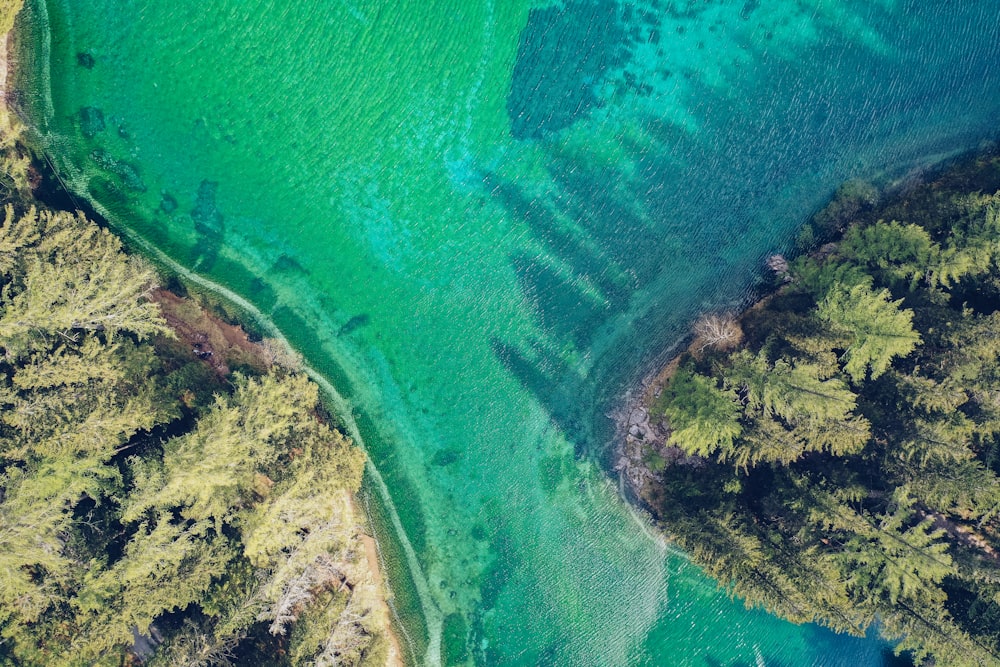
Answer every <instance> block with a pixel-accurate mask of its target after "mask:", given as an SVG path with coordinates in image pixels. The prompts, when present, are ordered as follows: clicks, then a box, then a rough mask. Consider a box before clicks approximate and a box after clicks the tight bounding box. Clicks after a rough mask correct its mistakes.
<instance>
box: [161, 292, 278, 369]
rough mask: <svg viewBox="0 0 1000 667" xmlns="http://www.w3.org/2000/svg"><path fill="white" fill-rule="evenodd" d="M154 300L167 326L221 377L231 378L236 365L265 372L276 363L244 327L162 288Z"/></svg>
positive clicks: (193, 353) (192, 353)
mask: <svg viewBox="0 0 1000 667" xmlns="http://www.w3.org/2000/svg"><path fill="white" fill-rule="evenodd" d="M151 299H152V301H154V302H155V303H157V304H159V306H160V310H161V311H162V312H163V317H164V319H166V320H167V324H168V325H169V326H170V328H171V329H173V330H174V332H175V333H176V334H177V337H178V339H179V340H180V342H181V343H182V344H183V345H185V346H186V347H188V348H190V350H191V355H192V356H195V357H198V358H199V359H201V360H202V361H203V362H205V363H206V364H208V365H209V366H211V367H212V368H213V369H214V370H215V372H216V373H218V374H219V376H220V377H224V376H226V375H228V374H229V372H230V371H231V370H233V367H234V366H249V367H252V368H255V369H258V370H265V369H267V368H268V367H269V366H270V365H271V364H272V363H273V358H271V357H270V356H269V355H268V353H267V351H266V350H265V349H264V348H263V347H261V346H260V345H258V344H255V343H253V342H251V341H250V339H249V338H247V334H246V332H245V331H244V330H243V329H242V328H240V327H238V326H235V325H232V324H229V323H228V322H224V321H223V320H222V319H220V318H219V317H217V316H215V315H212V314H211V313H209V312H208V311H206V310H205V309H204V308H202V307H201V306H200V305H199V304H198V303H196V302H195V301H192V300H191V299H186V298H184V297H180V296H178V295H176V294H174V293H173V292H170V291H168V290H165V289H162V288H161V289H157V290H155V291H154V292H153V293H152V295H151Z"/></svg>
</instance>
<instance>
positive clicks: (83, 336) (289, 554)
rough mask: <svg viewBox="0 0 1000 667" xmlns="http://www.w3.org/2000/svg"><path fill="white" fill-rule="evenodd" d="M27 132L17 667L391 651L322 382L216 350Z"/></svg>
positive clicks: (8, 262)
mask: <svg viewBox="0 0 1000 667" xmlns="http://www.w3.org/2000/svg"><path fill="white" fill-rule="evenodd" d="M13 145H14V144H13V141H12V140H9V141H8V142H7V146H8V153H7V157H6V158H5V162H4V164H5V165H7V166H12V165H13V166H19V169H21V171H19V172H16V173H13V174H12V173H11V171H10V170H8V172H7V175H6V176H7V181H6V182H7V183H8V184H9V187H8V190H7V194H8V195H9V199H10V203H8V204H7V205H6V208H5V210H4V213H3V222H2V225H0V664H5V665H15V664H16V665H46V666H58V665H66V666H71V665H122V664H127V663H133V664H134V663H135V662H136V661H137V660H138V661H141V662H143V663H144V664H148V665H219V664H228V663H229V662H230V661H232V662H236V663H238V664H272V665H307V664H317V665H330V664H338V665H340V664H344V665H356V664H385V659H386V652H387V650H388V642H387V638H386V636H385V627H384V624H385V622H386V619H385V618H384V613H383V611H382V606H381V601H380V598H379V591H378V590H377V588H376V585H375V583H374V580H373V578H372V575H371V572H369V570H368V564H367V561H366V560H365V558H364V552H363V548H362V545H361V541H360V533H359V527H358V526H357V520H358V519H357V517H355V514H354V510H353V505H352V499H351V494H352V493H353V492H355V491H356V490H357V489H358V487H359V485H360V482H361V475H362V470H363V465H364V458H363V454H362V453H361V451H360V450H359V449H358V448H356V447H354V446H353V445H352V444H351V443H350V441H349V440H347V439H346V438H345V437H344V436H342V435H341V434H340V433H339V432H337V431H336V430H333V429H331V428H330V427H329V426H328V425H327V424H326V422H325V419H324V417H323V412H322V408H321V406H320V404H319V401H318V393H317V387H316V385H314V384H313V383H311V382H310V381H309V380H308V379H307V378H306V377H304V376H303V375H300V374H296V373H294V372H292V371H291V370H287V369H284V368H281V367H274V368H271V369H269V370H268V369H266V368H264V367H263V365H259V368H258V370H256V371H255V370H254V367H253V365H252V364H245V363H244V364H241V368H242V370H243V373H238V372H232V373H228V375H227V374H225V373H222V372H220V371H219V368H224V367H225V365H224V364H221V365H220V364H216V365H215V366H213V365H212V364H211V363H209V361H206V360H205V359H203V358H199V355H198V354H195V353H193V352H192V343H191V341H190V340H188V341H185V340H181V339H179V338H178V334H177V333H175V330H174V329H173V328H171V327H170V326H168V321H167V319H166V318H165V317H164V316H163V314H162V313H161V310H160V307H159V305H158V304H157V303H156V302H155V301H153V300H151V299H152V297H153V296H154V294H155V293H154V290H153V287H154V283H155V280H156V276H155V275H154V272H153V271H152V270H151V269H150V268H149V266H148V265H147V264H145V263H144V262H143V261H142V260H141V259H140V258H137V257H133V256H128V255H126V254H124V253H123V251H122V248H121V244H120V242H119V240H118V239H117V238H116V237H115V236H113V235H112V234H111V233H109V232H108V231H107V230H104V229H101V228H99V227H97V226H96V225H94V224H93V223H91V222H89V221H88V220H86V219H85V218H84V217H83V215H82V214H75V215H74V214H70V213H65V212H54V211H49V210H45V209H43V208H40V207H38V206H36V205H34V204H32V203H31V202H30V198H29V196H28V194H27V187H26V181H25V179H24V177H23V176H24V173H26V172H25V170H24V169H23V168H21V167H23V165H24V159H23V157H21V156H18V155H17V154H16V153H15V152H14V149H13V148H11V147H12V146H13ZM172 298H173V306H174V315H172V317H176V312H180V311H181V310H183V308H181V307H180V306H178V305H177V304H178V303H180V302H181V300H180V299H178V298H177V297H172ZM199 316H200V317H202V318H204V317H205V316H204V314H199ZM196 345H197V344H196ZM195 352H197V349H196V350H195ZM217 352H219V351H218V350H217ZM220 354H221V352H220ZM200 356H202V357H205V356H208V355H207V353H202V354H201V355H200ZM226 370H228V368H227V369H226Z"/></svg>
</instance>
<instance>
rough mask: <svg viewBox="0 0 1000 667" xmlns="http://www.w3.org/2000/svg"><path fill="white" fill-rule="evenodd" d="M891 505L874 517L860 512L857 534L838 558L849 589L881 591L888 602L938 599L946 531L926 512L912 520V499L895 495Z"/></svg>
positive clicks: (947, 566)
mask: <svg viewBox="0 0 1000 667" xmlns="http://www.w3.org/2000/svg"><path fill="white" fill-rule="evenodd" d="M895 500H896V502H895V509H894V510H893V511H891V512H888V513H886V514H883V515H881V516H877V517H867V516H862V515H859V516H858V518H857V521H856V523H855V524H854V528H855V535H854V537H852V538H851V539H850V540H848V542H847V543H846V544H845V545H844V549H843V551H842V552H841V556H840V557H841V558H842V560H843V562H844V574H845V576H846V578H847V581H848V585H849V586H850V587H851V588H861V589H862V590H864V591H866V592H873V593H874V594H876V595H884V596H886V597H887V598H888V600H889V602H890V604H893V605H895V604H897V603H899V602H900V600H906V601H907V603H909V604H916V605H931V604H940V603H942V602H943V601H944V600H945V594H944V591H942V590H941V589H940V588H939V587H938V586H936V584H940V583H941V581H943V580H944V578H945V577H947V576H948V575H949V574H951V572H952V568H951V556H949V555H948V554H947V550H948V543H947V541H945V540H944V539H943V537H944V530H942V529H934V528H932V525H933V520H932V519H931V518H930V517H927V518H924V519H922V520H919V521H916V522H915V521H913V515H914V512H913V509H912V507H913V500H912V499H911V498H908V497H906V496H905V494H897V497H896V499H895Z"/></svg>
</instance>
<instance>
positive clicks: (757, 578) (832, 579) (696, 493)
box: [643, 158, 1000, 667]
mask: <svg viewBox="0 0 1000 667" xmlns="http://www.w3.org/2000/svg"><path fill="white" fill-rule="evenodd" d="M988 164H989V165H990V166H989V168H988V169H987V171H986V173H987V174H992V175H991V176H989V178H992V179H993V181H997V179H996V178H995V173H997V172H996V171H995V170H996V169H997V168H998V167H1000V158H990V159H989V160H988ZM991 170H992V171H991ZM960 176H961V172H960V174H959V176H945V177H942V179H943V180H942V181H941V182H940V183H937V182H935V183H930V184H927V185H926V186H922V188H921V189H919V190H918V191H917V192H916V193H915V194H914V195H913V197H914V200H913V201H909V200H907V201H905V202H902V203H893V202H890V203H887V204H886V207H887V209H888V213H887V214H884V217H885V218H886V219H892V218H893V217H896V216H897V215H898V214H899V213H900V212H901V211H902V212H905V213H906V215H913V216H914V219H915V220H919V221H920V223H921V224H920V225H917V224H905V223H898V222H890V223H884V222H881V221H878V220H879V216H880V215H883V212H881V211H872V212H871V213H870V215H868V216H867V217H866V219H865V220H863V221H862V222H860V223H858V224H857V225H856V226H855V227H853V228H852V229H849V230H848V231H847V232H846V234H845V236H844V238H843V239H842V241H841V242H840V243H839V245H836V246H827V247H824V249H823V251H822V252H821V253H818V254H816V255H815V256H812V257H806V258H800V259H798V260H797V261H796V262H795V264H794V269H793V271H792V273H793V274H794V278H795V279H794V281H793V282H792V283H790V284H788V285H786V286H785V287H783V288H782V289H781V291H780V292H779V293H778V294H777V295H775V296H773V297H771V298H770V299H768V300H767V301H765V302H764V303H763V304H760V305H759V306H757V307H755V308H753V309H751V310H750V311H748V312H747V313H746V314H745V315H744V316H743V319H742V321H741V322H740V326H741V328H742V330H743V331H744V334H745V339H744V340H745V343H744V348H743V349H740V350H738V351H736V352H734V353H732V354H730V355H728V356H727V355H724V354H721V353H719V352H716V351H709V352H708V353H706V354H699V355H698V357H697V358H689V359H687V361H686V362H685V364H686V365H682V367H681V368H682V370H681V371H680V372H679V373H678V378H679V382H678V381H677V380H676V379H675V380H671V384H672V385H673V383H674V382H678V387H680V389H676V388H673V387H671V388H668V389H667V390H665V391H664V393H663V395H664V396H665V397H667V398H668V400H671V401H673V400H677V403H678V406H680V407H687V406H688V405H689V404H693V405H702V404H704V403H706V402H707V401H705V400H704V399H702V400H701V401H693V400H692V398H691V397H692V396H698V395H699V393H704V392H699V391H698V389H697V388H694V389H692V388H691V385H692V384H693V380H692V378H698V380H697V382H698V383H700V386H703V387H708V388H711V389H713V390H714V391H716V392H720V391H722V390H718V389H717V387H718V386H720V385H721V386H723V387H725V388H726V389H727V390H729V391H730V392H733V393H731V394H729V399H728V400H729V401H730V402H732V396H733V394H735V397H736V399H737V405H738V407H739V413H740V414H739V416H738V418H737V419H736V420H735V422H734V423H737V424H739V426H740V427H741V429H740V431H739V432H738V433H737V434H736V435H735V436H734V438H733V439H732V440H731V442H730V441H728V440H727V446H726V448H725V449H724V450H723V449H719V448H715V447H712V446H707V447H703V448H702V449H701V451H700V455H702V456H705V457H706V459H705V460H703V461H702V462H701V463H700V465H681V464H669V465H663V466H661V467H660V469H658V470H657V471H656V474H657V478H656V479H657V481H656V482H650V485H649V486H650V490H648V491H647V490H644V491H643V493H644V497H645V498H646V500H647V501H648V502H649V503H650V505H651V506H653V507H654V508H655V509H656V511H657V513H658V515H659V516H660V518H661V519H662V520H663V525H664V527H665V529H666V530H667V531H668V532H670V533H671V535H672V536H673V537H674V538H675V539H676V540H677V541H678V542H679V543H680V544H681V545H682V546H684V547H685V548H687V549H688V550H689V551H690V552H691V554H692V557H693V559H694V560H695V561H696V562H697V563H698V564H699V565H701V566H702V567H704V568H705V569H706V571H708V572H709V573H710V574H712V575H713V576H715V577H716V578H717V579H718V580H719V581H720V584H721V585H723V586H725V587H726V588H727V589H728V590H729V591H731V592H732V593H733V594H734V595H738V596H740V597H741V598H742V599H744V600H745V601H746V602H747V604H750V605H760V606H763V607H766V608H768V609H770V610H772V611H775V612H777V613H779V614H780V615H782V616H784V617H786V618H788V619H790V620H793V621H795V622H807V621H815V622H819V623H822V624H824V625H828V626H830V627H833V628H835V629H837V630H841V631H847V632H852V633H855V634H859V635H860V634H864V633H865V632H866V631H867V630H868V629H869V628H870V627H871V626H872V625H873V624H874V623H875V622H876V620H877V622H878V627H879V629H880V631H881V632H882V634H883V635H884V636H885V637H887V638H889V639H890V640H891V641H893V642H894V643H895V646H896V647H897V650H899V651H907V652H910V653H911V654H912V655H913V656H914V658H915V659H916V660H917V662H918V663H919V664H922V665H923V664H926V665H931V664H936V665H956V666H963V665H970V666H972V665H975V666H977V667H982V666H986V665H996V664H1000V630H998V628H1000V585H998V583H997V582H998V581H1000V577H998V573H1000V563H998V560H997V554H998V553H1000V538H998V535H1000V477H998V472H1000V267H998V266H997V265H996V264H997V262H996V258H997V257H998V256H1000V254H998V251H1000V194H992V195H983V194H981V193H978V192H973V193H967V192H963V191H961V190H958V191H956V190H954V189H951V190H949V188H955V187H956V184H961V183H962V181H963V179H962V178H961V177H960ZM969 180H970V181H972V182H976V183H979V182H981V177H979V176H978V175H977V176H974V177H971V178H969ZM949 184H951V185H949ZM998 184H1000V183H998ZM858 210H859V211H861V210H863V209H858ZM893 293H898V294H903V293H905V295H906V296H905V304H906V306H907V307H906V308H903V307H902V306H903V303H904V302H903V300H895V299H893V298H892V296H891V295H892V294H893ZM682 392H683V398H680V399H678V398H677V395H678V394H681V393H682ZM685 401H686V402H685ZM690 412H693V411H690V409H689V412H688V413H686V412H683V411H681V410H677V411H675V414H671V413H670V412H669V411H667V418H668V421H670V419H671V418H672V417H674V416H676V417H678V418H679V419H680V423H682V424H684V425H687V424H689V423H691V420H690V418H689V417H688V414H689V413H690ZM695 414H697V413H696V412H695ZM709 414H710V413H709ZM686 418H687V419H688V421H685V419H686ZM706 432H709V433H710V432H711V431H710V430H708V429H706ZM674 441H675V442H677V439H676V438H674ZM709 442H710V443H711V442H712V441H711V440H709ZM689 453H699V452H698V451H697V450H694V449H692V450H689Z"/></svg>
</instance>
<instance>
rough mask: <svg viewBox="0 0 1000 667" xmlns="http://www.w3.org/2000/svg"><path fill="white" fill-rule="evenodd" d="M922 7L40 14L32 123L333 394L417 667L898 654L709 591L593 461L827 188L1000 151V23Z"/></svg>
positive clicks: (228, 2) (430, 6) (447, 5)
mask: <svg viewBox="0 0 1000 667" xmlns="http://www.w3.org/2000/svg"><path fill="white" fill-rule="evenodd" d="M926 4H927V3H918V2H903V1H902V0H900V1H894V0H880V1H879V2H871V1H866V2H861V1H842V2H824V1H821V0H797V1H792V0H786V1H781V2H778V1H775V2H767V3H760V2H754V1H752V0H751V1H747V2H742V1H740V2H729V3H727V2H714V3H709V2H700V1H699V2H694V1H691V2H670V3H667V2H657V1H656V0H649V1H648V2H635V1H631V0H620V1H611V0H566V1H565V2H561V3H544V2H528V1H524V0H506V1H505V2H492V1H489V0H461V1H460V0H438V1H436V2H426V1H424V2H414V1H412V0H396V1H386V0H383V1H381V2H375V1H371V0H369V1H365V0H356V1H353V2H352V1H350V0H314V1H311V2H282V1H281V0H212V1H211V2H204V1H202V2H192V1H190V0H175V1H174V2H170V3H164V2H152V1H144V0H134V1H131V2H121V1H120V0H88V2H77V1H76V0H35V2H34V3H33V7H32V13H31V15H30V18H29V19H28V20H27V22H26V24H27V26H28V28H30V29H31V34H32V35H33V42H34V43H33V48H34V51H33V53H34V54H35V57H31V58H29V57H27V56H25V57H24V58H23V63H24V66H25V68H26V71H25V72H23V74H24V76H25V77H27V79H29V84H28V85H27V86H26V92H27V93H29V94H27V95H25V96H24V99H23V106H24V107H25V110H26V112H27V113H28V115H29V116H30V117H31V120H32V123H33V125H34V126H35V127H36V128H37V130H38V132H39V134H40V136H41V138H42V140H43V142H44V143H45V145H46V146H47V148H48V152H49V155H50V157H51V158H52V160H53V161H54V163H55V165H56V166H57V169H58V170H59V171H60V173H61V174H62V175H63V178H64V179H65V180H66V181H67V183H69V184H70V187H71V188H72V189H73V190H74V191H75V192H76V193H77V194H78V195H79V196H81V197H84V198H86V199H87V200H89V201H90V202H92V203H93V204H94V205H95V206H97V207H98V208H99V209H100V210H101V211H103V212H104V213H106V215H107V216H108V218H109V220H111V221H112V223H113V224H115V225H117V226H118V227H119V228H120V229H122V230H123V231H127V232H128V233H129V234H131V235H133V237H134V238H136V239H140V240H141V242H142V243H145V244H147V246H148V248H149V249H150V250H151V251H155V252H160V253H163V256H165V257H169V258H170V259H171V260H172V261H173V262H176V264H177V265H178V266H180V267H184V268H185V269H187V270H191V271H193V272H195V273H196V274H197V275H199V276H203V277H204V278H205V279H207V280H210V281H212V282H213V283H214V284H215V285H217V286H218V287H219V288H220V289H223V290H226V291H228V293H229V294H231V295H232V296H233V297H238V298H242V299H245V300H246V303H247V304H252V307H253V308H254V309H256V311H258V312H259V314H260V316H261V317H262V318H263V319H265V320H266V321H267V322H269V323H271V324H273V325H275V326H276V327H277V328H278V329H279V330H280V331H281V333H282V334H283V335H284V336H285V337H286V338H287V339H288V341H289V342H290V343H291V344H292V345H294V346H295V347H296V348H297V349H298V350H300V351H301V352H302V353H303V355H304V356H305V358H306V360H307V361H308V363H309V364H310V365H311V366H312V368H313V369H314V370H315V371H316V372H317V373H318V374H319V375H320V376H321V377H322V378H324V379H325V380H327V381H329V382H330V383H331V384H332V386H333V387H335V388H336V392H337V396H336V398H335V401H336V403H337V405H338V406H339V408H340V409H341V411H342V414H343V416H344V418H345V420H346V421H347V422H348V423H349V424H350V426H351V427H352V429H354V430H355V432H356V434H358V435H359V436H360V438H361V440H362V441H363V442H364V444H365V446H366V448H367V450H368V452H369V454H370V457H371V461H372V465H371V466H370V470H369V475H368V479H367V482H366V491H365V494H364V499H365V500H366V503H367V505H368V506H369V508H370V514H371V516H372V519H373V523H374V524H375V526H376V527H377V529H378V533H379V538H380V542H381V544H382V548H383V553H384V554H385V555H386V557H387V558H388V559H389V560H390V561H391V562H390V574H391V577H390V578H391V580H392V585H393V589H394V592H395V593H396V602H395V607H396V610H397V612H398V615H399V618H400V620H401V625H402V628H403V630H404V634H405V638H406V642H405V643H406V645H407V650H408V652H409V653H410V658H411V660H412V661H413V662H418V663H428V664H438V663H445V664H449V663H464V662H470V661H473V662H477V663H479V664H489V665H536V664H538V665H595V666H603V665H609V666H610V665H626V664H640V665H742V664H748V665H749V664H759V663H761V662H763V663H764V664H767V665H845V666H847V665H851V666H853V665H880V664H885V660H886V658H885V657H884V647H883V646H882V645H880V644H879V643H877V642H875V641H873V640H859V639H851V638H844V637H838V636H836V635H833V634H831V633H829V632H826V631H824V630H822V629H819V628H816V627H812V626H805V627H796V626H792V625H790V624H787V623H784V622H782V621H779V620H777V619H775V618H773V617H770V616H768V615H766V614H764V613H761V612H759V611H747V610H745V609H744V608H743V606H742V605H741V604H740V603H739V602H738V601H731V600H729V599H727V598H726V597H725V596H724V595H722V594H720V593H718V592H717V591H716V589H715V586H714V584H712V583H711V582H710V581H708V580H707V579H705V578H704V577H703V576H702V575H701V574H700V573H699V572H698V571H697V570H696V568H694V567H693V566H691V565H690V564H688V563H687V562H686V560H685V559H684V558H683V556H682V555H681V554H677V553H675V552H673V551H672V550H671V549H670V548H668V547H667V546H666V545H665V544H664V543H663V542H662V540H660V539H658V538H657V537H656V536H655V535H654V534H653V533H652V532H651V531H650V529H649V527H648V526H647V525H646V523H645V521H644V520H643V519H642V518H641V517H639V516H638V515H636V514H635V513H634V512H633V511H632V510H630V508H629V507H628V506H627V505H626V504H625V503H624V502H623V500H622V499H621V497H620V495H619V493H618V489H617V486H616V484H615V483H614V482H613V481H609V480H608V477H607V475H605V473H604V472H602V470H601V468H600V466H599V464H598V460H599V459H600V456H601V454H602V453H603V452H604V448H605V446H606V444H607V443H608V440H609V437H610V423H609V420H607V419H606V418H605V417H604V414H605V413H606V412H607V411H608V410H609V409H610V408H611V407H613V404H614V401H615V398H616V397H617V396H618V395H620V393H621V392H622V390H623V389H624V388H625V387H627V386H628V383H629V382H631V381H635V379H636V378H638V377H640V376H641V375H642V374H643V373H644V372H645V371H646V370H648V369H649V368H650V367H651V365H652V364H653V363H655V361H656V360H657V358H658V356H659V355H662V353H663V352H664V350H665V349H666V348H667V347H668V346H669V344H670V343H671V342H673V341H675V340H677V339H678V338H679V337H680V336H681V335H682V334H683V332H684V330H685V328H686V326H687V324H688V323H689V322H690V320H691V319H692V318H693V317H694V316H695V315H696V314H697V313H698V312H699V311H700V310H703V309H705V308H710V307H717V306H720V305H732V304H738V303H740V302H742V301H743V300H744V299H746V298H747V296H748V295H749V294H750V293H751V292H752V290H753V286H754V284H755V281H757V280H758V278H759V275H760V266H761V263H762V260H763V258H764V257H766V256H767V255H768V254H769V253H771V252H774V251H779V250H783V249H786V248H787V246H788V245H789V240H790V239H791V238H792V236H793V235H794V231H795V228H796V226H797V225H798V224H800V223H801V222H802V221H803V220H804V219H805V217H806V216H807V215H808V214H809V213H810V211H812V210H814V209H815V208H816V207H817V206H819V205H821V204H822V202H823V201H824V199H825V198H827V197H828V196H829V195H830V194H831V192H832V190H833V189H834V188H835V187H836V186H837V185H838V184H839V183H840V182H842V181H843V180H846V179H848V178H851V177H855V176H862V177H874V176H876V175H879V174H882V175H885V174H886V173H890V174H891V173H896V172H902V171H905V170H907V169H910V168H913V167H920V166H923V165H926V164H927V163H928V162H929V160H930V159H931V158H932V157H933V156H938V155H941V154H944V153H949V152H953V151H956V150H962V149H968V148H971V147H975V146H977V145H978V144H979V142H981V141H983V140H985V139H991V138H993V136H994V134H995V128H996V122H995V121H996V118H997V112H998V111H1000V94H998V92H997V91H1000V85H998V84H1000V68H998V67H997V64H998V60H1000V58H998V46H997V45H998V43H1000V40H998V32H997V31H998V28H997V26H998V23H1000V22H998V21H997V19H998V18H1000V16H998V14H1000V10H998V9H997V7H996V5H995V3H993V2H989V1H986V0H984V1H982V2H964V3H961V4H960V5H957V6H956V5H955V4H954V3H952V4H950V5H949V6H947V7H941V8H933V7H926V6H925V5H926ZM30 93H33V94H30Z"/></svg>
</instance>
